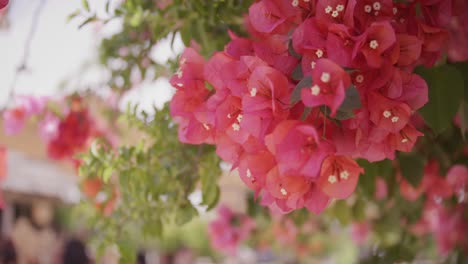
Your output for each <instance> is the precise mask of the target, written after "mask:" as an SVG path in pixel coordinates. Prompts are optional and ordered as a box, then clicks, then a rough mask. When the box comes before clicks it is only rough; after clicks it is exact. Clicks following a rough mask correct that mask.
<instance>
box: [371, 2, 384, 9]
mask: <svg viewBox="0 0 468 264" xmlns="http://www.w3.org/2000/svg"><path fill="white" fill-rule="evenodd" d="M372 6H373V7H374V9H375V10H377V11H378V10H380V8H381V7H382V5H381V4H380V3H379V2H374V4H373V5H372Z"/></svg>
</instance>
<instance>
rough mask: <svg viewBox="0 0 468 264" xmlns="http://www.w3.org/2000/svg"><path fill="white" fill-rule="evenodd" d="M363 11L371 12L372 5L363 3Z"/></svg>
mask: <svg viewBox="0 0 468 264" xmlns="http://www.w3.org/2000/svg"><path fill="white" fill-rule="evenodd" d="M364 12H366V13H370V12H372V6H370V5H365V6H364Z"/></svg>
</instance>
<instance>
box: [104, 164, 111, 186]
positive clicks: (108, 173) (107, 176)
mask: <svg viewBox="0 0 468 264" xmlns="http://www.w3.org/2000/svg"><path fill="white" fill-rule="evenodd" d="M112 172H113V169H112V167H107V168H105V169H104V171H103V172H102V180H103V181H104V182H105V183H107V182H108V181H109V179H110V178H111V176H112Z"/></svg>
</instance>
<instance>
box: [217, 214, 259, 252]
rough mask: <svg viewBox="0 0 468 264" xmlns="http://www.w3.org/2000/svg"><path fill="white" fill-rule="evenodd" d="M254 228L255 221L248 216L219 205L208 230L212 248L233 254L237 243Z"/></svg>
mask: <svg viewBox="0 0 468 264" xmlns="http://www.w3.org/2000/svg"><path fill="white" fill-rule="evenodd" d="M254 228H255V222H254V221H253V219H251V218H250V217H249V216H247V215H245V214H241V213H236V212H234V211H232V210H231V209H230V208H228V207H226V206H220V207H219V208H218V217H217V218H216V220H214V221H212V222H211V223H210V225H209V228H208V231H209V234H210V237H211V242H212V245H213V248H215V249H217V250H220V251H222V252H225V253H227V254H231V255H235V254H236V251H237V248H238V246H239V244H240V243H242V242H243V241H244V240H246V239H247V238H248V237H249V235H250V233H251V232H252V230H253V229H254Z"/></svg>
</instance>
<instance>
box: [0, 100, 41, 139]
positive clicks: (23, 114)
mask: <svg viewBox="0 0 468 264" xmlns="http://www.w3.org/2000/svg"><path fill="white" fill-rule="evenodd" d="M45 104H46V98H45V97H33V96H18V97H16V98H15V105H14V107H13V108H10V109H7V110H5V111H4V112H3V122H4V123H3V126H4V129H5V133H6V134H8V135H14V134H17V133H19V132H20V131H21V129H23V127H24V123H25V122H26V120H27V119H28V118H29V117H31V116H32V115H35V114H39V113H41V112H42V111H43V110H44V107H45Z"/></svg>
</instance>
